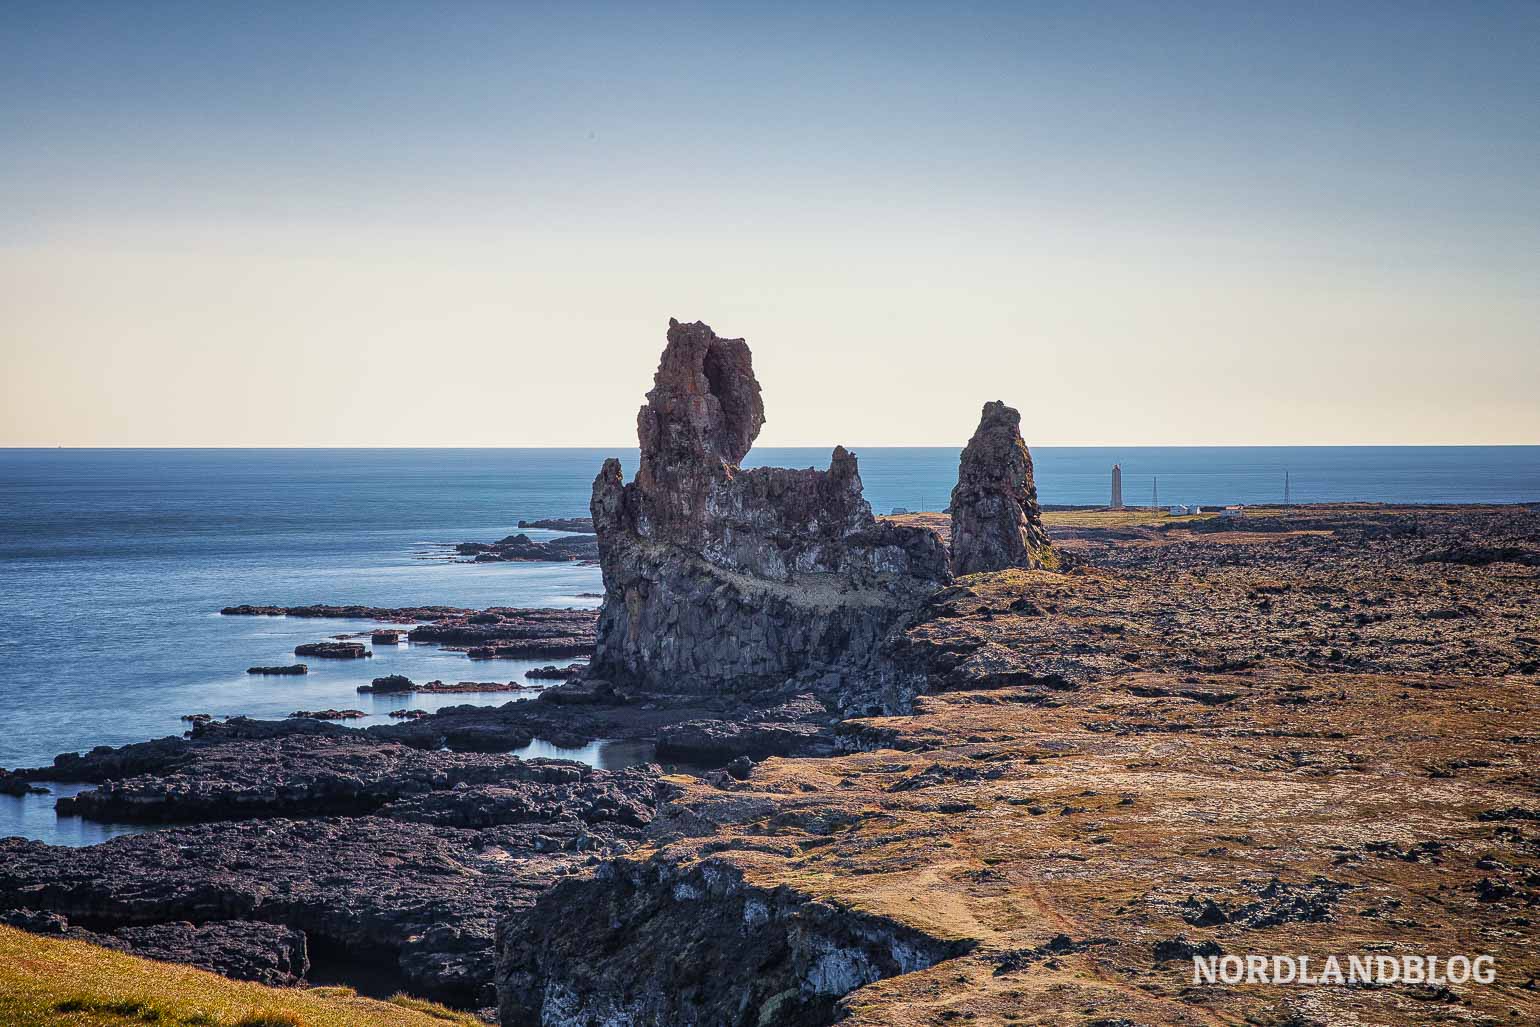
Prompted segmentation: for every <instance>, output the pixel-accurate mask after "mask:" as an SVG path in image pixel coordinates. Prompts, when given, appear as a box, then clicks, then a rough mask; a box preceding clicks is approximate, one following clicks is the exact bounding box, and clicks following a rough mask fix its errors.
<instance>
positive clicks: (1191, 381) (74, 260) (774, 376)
mask: <svg viewBox="0 0 1540 1027" xmlns="http://www.w3.org/2000/svg"><path fill="white" fill-rule="evenodd" d="M769 237H770V238H771V239H772V240H775V241H777V242H778V243H779V245H775V246H766V245H765V240H766V235H765V234H761V235H760V236H759V237H757V238H756V239H755V240H754V241H753V242H752V243H749V242H745V243H744V244H743V245H735V244H734V243H733V240H732V238H731V237H730V236H729V237H725V238H722V239H717V240H704V239H701V240H692V239H690V238H687V237H682V238H680V239H678V240H666V239H658V238H635V239H626V238H624V237H619V238H609V239H606V238H597V237H595V238H588V237H584V236H581V235H579V236H576V237H574V236H571V235H560V234H555V233H551V234H546V235H542V234H540V233H518V232H512V231H510V232H508V233H507V234H506V235H503V236H499V235H498V234H497V233H472V232H432V231H401V232H399V233H398V232H393V231H388V230H384V229H375V230H372V231H369V232H364V233H360V234H359V235H358V236H357V237H356V238H352V239H348V238H328V237H323V236H320V235H318V234H315V233H307V232H300V233H293V234H290V233H285V232H278V231H274V230H271V229H264V228H262V227H261V226H258V225H247V226H238V227H236V228H233V229H232V230H231V231H229V232H220V233H213V232H177V231H171V230H148V231H140V232H136V233H133V234H131V235H126V234H119V235H115V236H107V237H103V236H98V235H93V234H92V233H89V232H81V233H79V234H78V235H73V236H72V235H68V234H66V235H63V236H61V237H59V238H54V239H50V240H49V241H47V242H46V243H39V244H34V245H26V246H11V247H5V248H0V329H3V333H0V338H3V344H4V364H5V367H6V374H5V376H4V385H3V397H4V402H3V412H0V444H5V445H21V446H56V445H64V446H205V445H215V446H261V445H284V446H288V445H378V446H443V445H468V446H503V445H506V446H518V445H601V446H602V445H616V446H624V445H631V444H634V440H635V426H634V419H635V412H636V408H637V406H638V405H639V403H640V402H641V399H642V395H643V393H644V392H645V391H646V390H647V388H648V387H650V382H651V376H652V372H653V370H654V369H655V367H656V362H657V357H658V353H659V351H660V349H661V348H662V345H663V333H664V331H665V329H666V324H667V319H668V318H669V317H670V316H674V317H679V318H681V319H689V320H693V319H700V320H704V321H706V322H707V323H709V324H711V325H712V326H713V327H714V328H715V329H716V330H717V331H718V333H719V334H723V335H730V336H742V337H745V338H747V339H748V341H749V344H750V346H751V347H752V348H753V351H754V359H755V366H756V370H757V372H758V374H759V377H760V380H761V381H762V383H763V385H764V390H765V400H766V407H767V412H768V422H767V424H766V427H765V430H764V432H763V433H762V435H761V438H760V444H762V445H797V444H815V443H816V444H820V445H823V444H830V443H832V442H839V441H843V442H849V443H852V444H864V445H873V444H885V443H886V444H913V445H924V444H956V443H959V442H961V441H963V440H965V439H966V438H967V436H968V435H969V434H970V433H971V431H972V428H973V426H974V424H975V423H976V420H977V416H978V409H979V406H980V405H981V404H982V403H983V402H984V401H985V400H988V399H996V398H998V399H1003V400H1005V401H1006V402H1008V403H1010V404H1012V405H1014V406H1016V407H1018V408H1019V409H1021V411H1022V414H1023V432H1024V434H1025V435H1026V436H1027V439H1028V441H1029V442H1030V443H1033V444H1038V445H1052V444H1093V445H1094V444H1119V445H1140V444H1165V445H1185V444H1194V445H1203V444H1259V445H1265V444H1279V445H1302V444H1407V445H1413V444H1503V443H1525V444H1531V443H1535V442H1537V441H1540V404H1536V403H1535V401H1534V388H1535V385H1536V383H1537V382H1540V355H1537V351H1536V348H1535V347H1533V346H1530V345H1528V343H1529V341H1530V340H1531V339H1532V338H1533V333H1534V321H1533V315H1534V311H1533V308H1532V305H1527V304H1525V303H1522V302H1518V301H1516V300H1515V299H1513V298H1511V297H1509V296H1505V294H1504V293H1503V292H1502V291H1501V290H1497V289H1493V288H1491V287H1490V286H1489V285H1488V283H1485V282H1482V281H1480V280H1476V279H1474V278H1462V277H1459V276H1451V275H1448V274H1440V275H1434V274H1428V275H1423V274H1419V273H1417V272H1415V271H1406V270H1399V271H1392V270H1380V269H1377V268H1375V267H1373V266H1369V265H1363V266H1351V267H1341V266H1323V265H1321V264H1320V263H1319V262H1318V261H1316V260H1314V259H1312V257H1311V254H1309V253H1308V252H1303V253H1295V252H1290V251H1289V250H1288V249H1287V248H1281V247H1280V248H1278V249H1274V250H1271V251H1262V252H1259V250H1258V246H1257V244H1256V242H1255V241H1247V242H1245V243H1240V242H1233V241H1232V242H1229V243H1226V242H1222V241H1220V242H1216V241H1215V240H1213V239H1209V240H1202V239H1184V238H1180V237H1179V236H1176V235H1172V236H1168V237H1167V238H1166V239H1165V240H1163V241H1160V242H1156V241H1154V240H1151V239H1149V238H1147V237H1145V238H1141V237H1140V235H1139V233H1132V232H1130V233H1128V234H1127V235H1125V236H1123V237H1118V236H1117V235H1115V234H1114V235H1109V236H1106V237H1102V238H1096V237H1089V236H1087V235H1085V234H1083V233H1081V234H1076V233H1070V232H1053V231H1043V232H1039V233H1036V234H1035V237H1034V235H1032V234H1028V235H1025V236H1022V237H1018V236H1016V235H1014V234H1013V233H1012V232H1011V231H1010V230H1009V226H1000V228H998V229H997V230H996V231H994V232H989V233H979V234H975V235H969V234H967V233H964V232H953V233H951V234H948V233H947V232H946V231H945V230H944V228H942V227H941V226H934V230H933V231H927V232H925V233H924V234H923V235H919V236H916V237H914V238H911V239H907V240H905V239H903V238H892V239H887V238H873V239H859V238H850V237H848V236H843V235H831V237H830V238H829V239H827V240H821V241H820V242H821V243H822V245H813V244H812V242H811V241H809V240H801V241H800V244H796V245H794V243H793V240H790V239H779V240H776V237H775V235H774V233H770V235H769ZM708 243H709V245H708ZM922 244H923V245H922ZM1168 249H1169V250H1171V251H1174V253H1173V252H1167V250H1168ZM1108 253H1117V254H1118V259H1116V260H1109V259H1103V255H1105V254H1108ZM1174 254H1180V259H1177V257H1176V256H1175V255H1174ZM1477 342H1479V343H1480V346H1479V352H1480V353H1481V354H1482V355H1481V356H1480V357H1479V358H1476V359H1471V356H1470V354H1471V353H1472V351H1473V349H1476V347H1475V344H1476V343H1477Z"/></svg>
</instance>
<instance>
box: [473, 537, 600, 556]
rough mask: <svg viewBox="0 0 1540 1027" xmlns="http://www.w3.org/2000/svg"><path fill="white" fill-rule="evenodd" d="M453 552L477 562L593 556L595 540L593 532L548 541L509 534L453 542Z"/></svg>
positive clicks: (597, 543) (597, 553) (595, 547)
mask: <svg viewBox="0 0 1540 1027" xmlns="http://www.w3.org/2000/svg"><path fill="white" fill-rule="evenodd" d="M455 552H457V553H459V554H460V555H461V556H474V557H475V558H476V562H477V563H504V562H509V561H547V562H552V561H563V560H597V559H598V558H599V541H598V538H597V537H596V536H594V535H572V536H568V537H566V538H556V539H552V540H551V541H549V542H536V541H534V540H533V539H531V538H530V537H529V536H528V535H509V536H508V537H507V538H502V539H498V540H497V541H496V542H461V543H460V544H459V545H457V546H455Z"/></svg>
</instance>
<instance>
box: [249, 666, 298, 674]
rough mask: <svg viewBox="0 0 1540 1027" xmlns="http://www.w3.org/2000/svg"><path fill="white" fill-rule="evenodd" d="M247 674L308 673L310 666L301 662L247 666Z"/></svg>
mask: <svg viewBox="0 0 1540 1027" xmlns="http://www.w3.org/2000/svg"><path fill="white" fill-rule="evenodd" d="M246 673H248V674H308V673H310V668H309V667H307V666H305V665H304V664H303V663H290V664H286V665H284V666H281V667H247V668H246Z"/></svg>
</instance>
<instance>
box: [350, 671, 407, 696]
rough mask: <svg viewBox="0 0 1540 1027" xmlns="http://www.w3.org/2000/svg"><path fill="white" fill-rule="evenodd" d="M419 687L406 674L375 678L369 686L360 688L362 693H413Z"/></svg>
mask: <svg viewBox="0 0 1540 1027" xmlns="http://www.w3.org/2000/svg"><path fill="white" fill-rule="evenodd" d="M416 688H417V685H416V684H415V683H414V682H413V681H412V679H411V678H409V677H407V676H406V675H405V674H387V675H385V676H384V677H381V678H375V679H374V680H373V681H371V682H370V683H369V684H367V685H360V686H358V690H359V691H360V692H411V691H415V690H416Z"/></svg>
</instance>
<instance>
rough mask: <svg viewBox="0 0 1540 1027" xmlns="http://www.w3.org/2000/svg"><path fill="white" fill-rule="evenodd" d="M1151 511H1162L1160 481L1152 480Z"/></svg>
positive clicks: (1157, 479)
mask: <svg viewBox="0 0 1540 1027" xmlns="http://www.w3.org/2000/svg"><path fill="white" fill-rule="evenodd" d="M1150 509H1152V510H1159V509H1160V479H1159V478H1151V479H1150Z"/></svg>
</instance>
